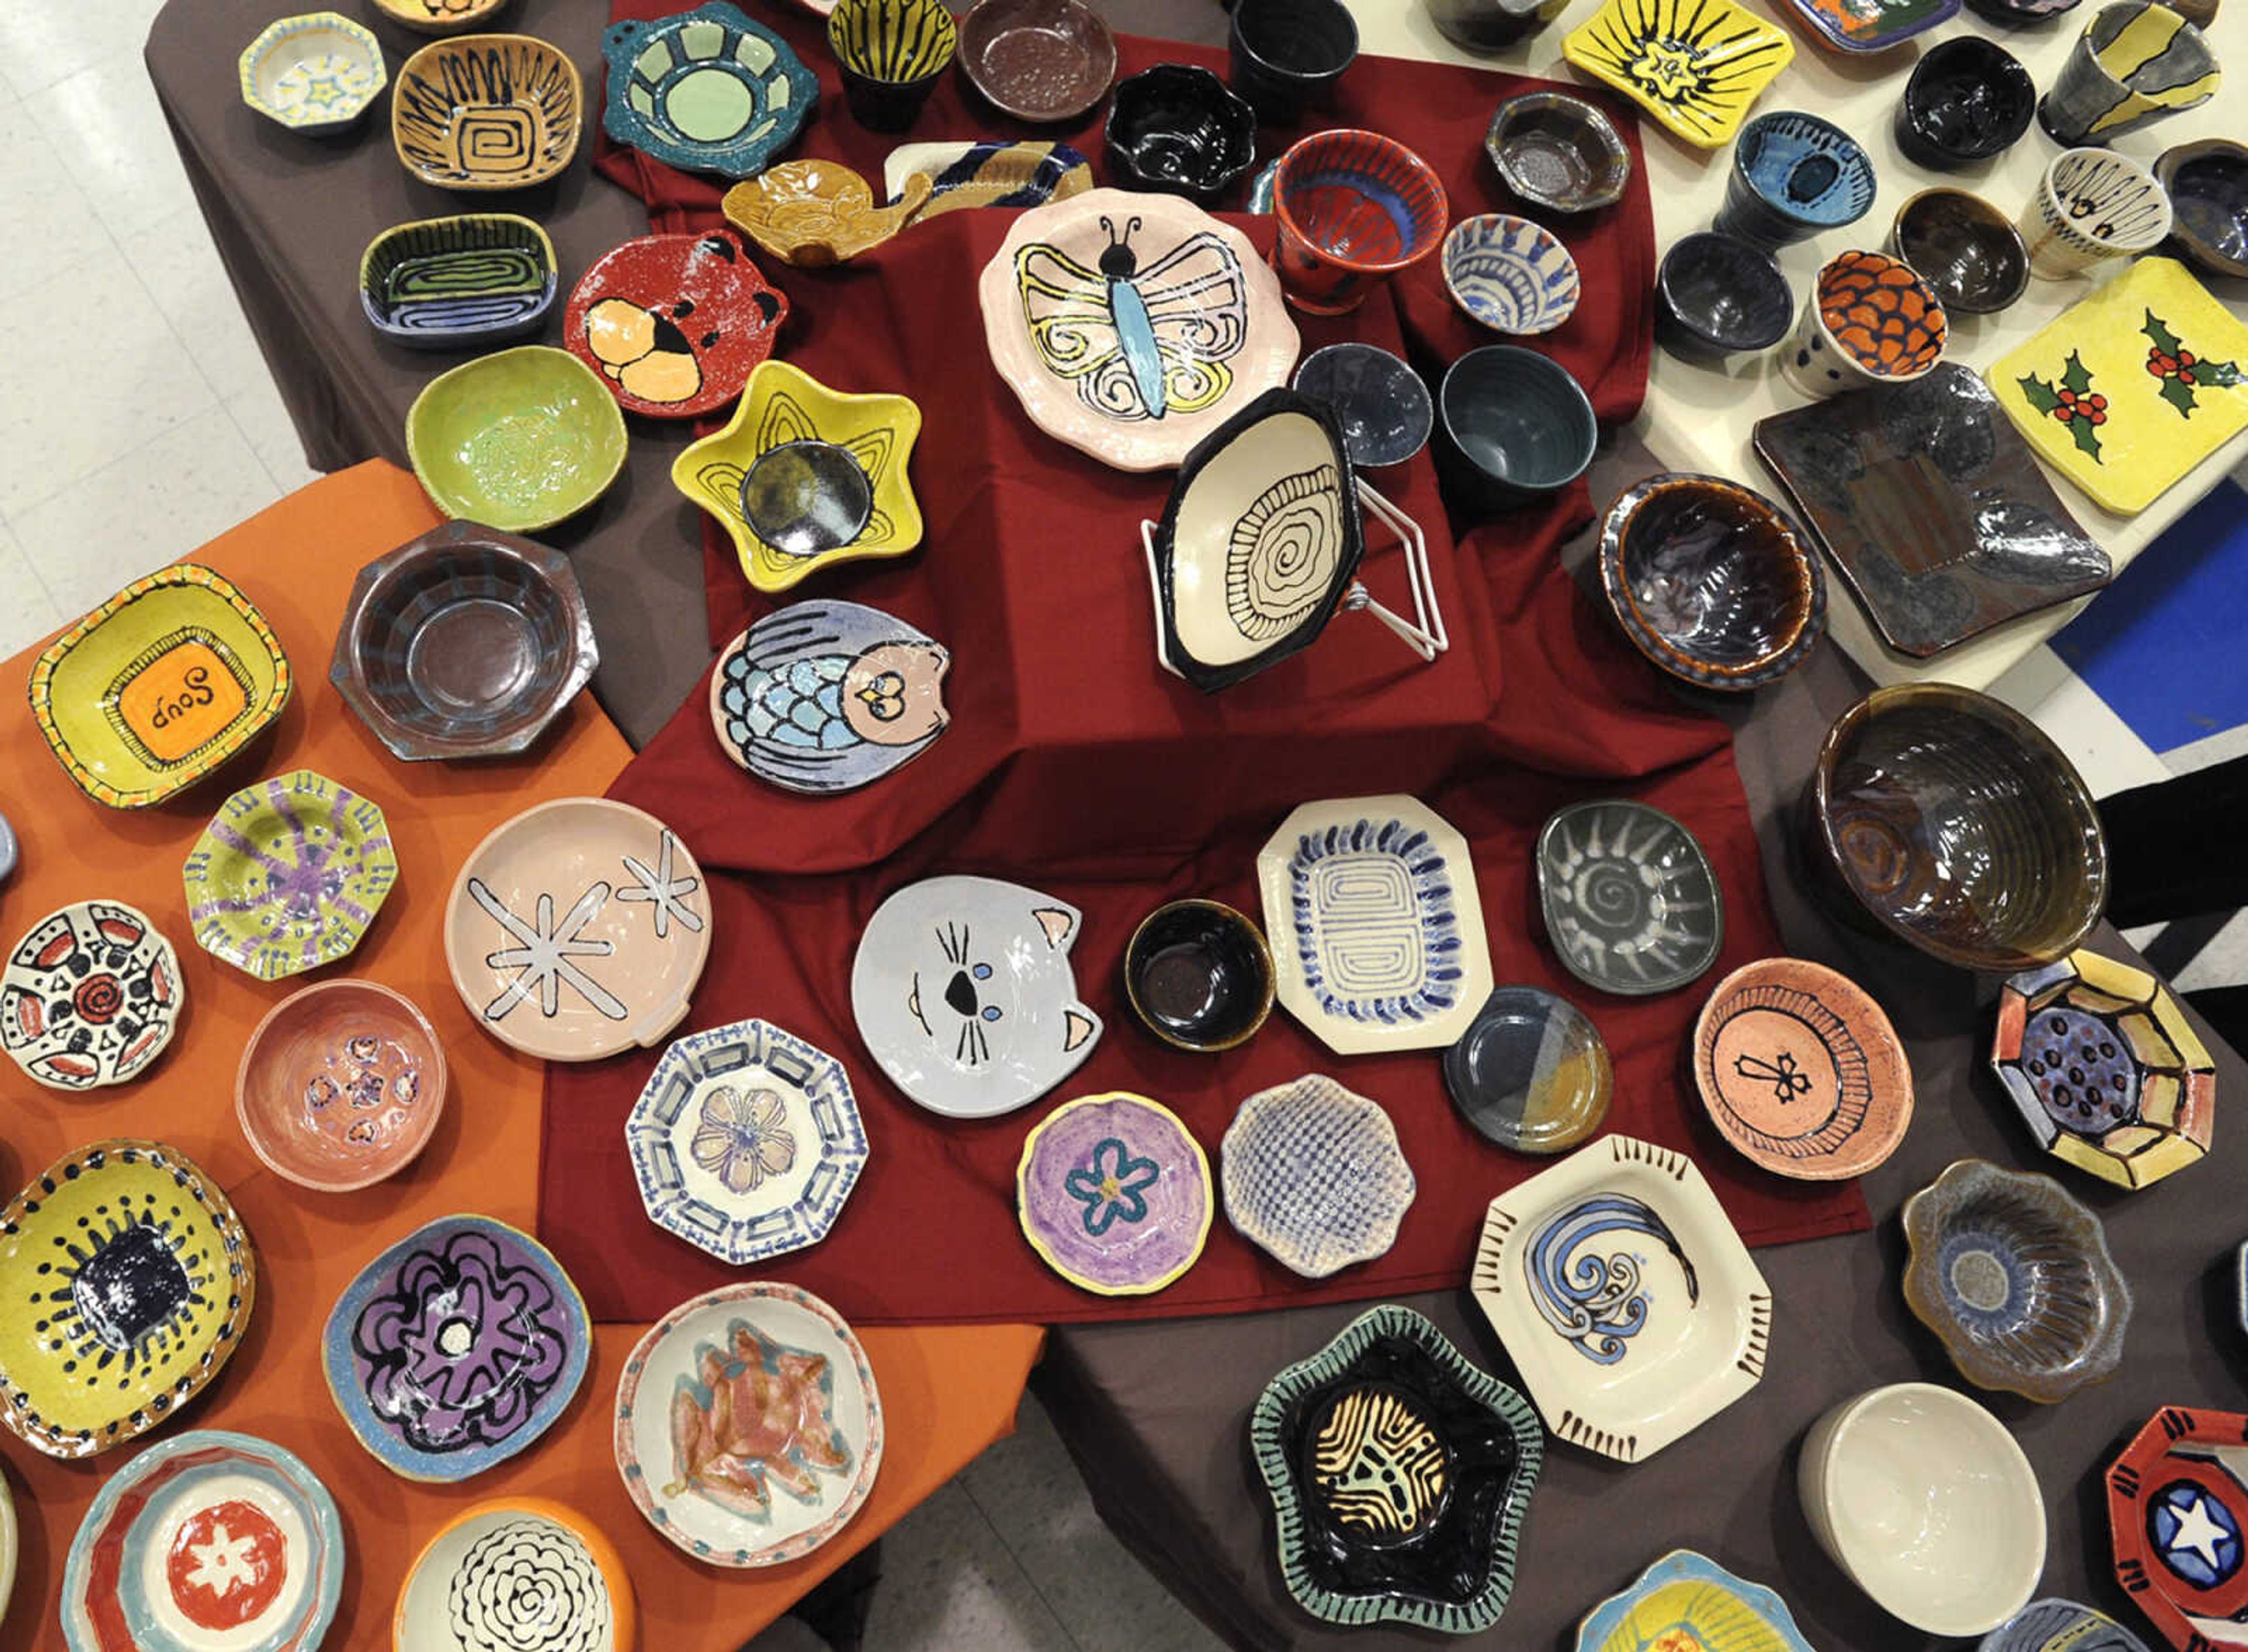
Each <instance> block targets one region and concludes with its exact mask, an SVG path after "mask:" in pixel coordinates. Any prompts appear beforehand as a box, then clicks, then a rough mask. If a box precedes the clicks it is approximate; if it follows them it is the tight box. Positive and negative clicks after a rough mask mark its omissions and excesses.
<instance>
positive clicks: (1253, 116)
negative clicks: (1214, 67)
mask: <svg viewBox="0 0 2248 1652" xmlns="http://www.w3.org/2000/svg"><path fill="white" fill-rule="evenodd" d="M1107 140H1108V167H1109V171H1110V172H1111V174H1112V175H1114V182H1115V183H1116V185H1117V187H1119V188H1120V189H1155V190H1160V191H1162V192H1165V193H1167V194H1170V195H1187V196H1189V197H1190V198H1192V199H1194V200H1197V201H1210V200H1214V199H1215V198H1216V197H1217V196H1218V195H1222V194H1223V193H1224V192H1225V190H1226V189H1227V188H1228V187H1229V186H1230V185H1231V184H1232V183H1234V182H1237V180H1238V179H1239V178H1240V177H1241V175H1243V174H1244V173H1245V172H1247V171H1248V170H1249V168H1250V167H1251V164H1252V163H1253V162H1254V161H1256V159H1257V112H1256V111H1255V110H1254V109H1251V107H1250V106H1248V105H1247V104H1245V103H1244V102H1243V101H1242V100H1241V99H1238V98H1237V97H1235V96H1234V95H1233V93H1230V92H1228V91H1227V90H1226V89H1225V82H1223V80H1221V79H1218V78H1217V76H1216V75H1214V74H1212V73H1211V72H1210V71H1209V70H1207V69H1195V68H1189V67H1188V66H1187V65H1184V64H1178V63H1159V64H1157V65H1155V67H1154V68H1152V69H1143V70H1141V72H1139V73H1138V74H1135V75H1132V76H1130V77H1128V78H1127V79H1123V80H1121V81H1119V82H1118V83H1117V86H1116V95H1115V97H1114V99H1112V100H1111V101H1110V103H1109V106H1108V126H1107Z"/></svg>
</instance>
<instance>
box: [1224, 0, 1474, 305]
mask: <svg viewBox="0 0 2248 1652" xmlns="http://www.w3.org/2000/svg"><path fill="white" fill-rule="evenodd" d="M1244 3H1246V0H1237V4H1244ZM1335 10H1337V11H1342V7H1341V6H1340V5H1339V4H1338V5H1337V6H1336V7H1335ZM1237 15H1238V14H1237ZM1343 15H1344V17H1345V19H1346V20H1347V18H1348V15H1349V14H1348V13H1347V12H1344V14H1343ZM1272 212H1273V216H1275V217H1276V218H1277V219H1278V221H1279V223H1278V235H1277V236H1276V237H1275V239H1274V242H1273V246H1272V267H1273V268H1274V269H1275V270H1277V271H1279V275H1280V289H1281V291H1283V292H1285V293H1286V294H1287V298H1288V302H1289V303H1290V304H1292V305H1295V306H1296V307H1297V308H1298V309H1299V310H1304V311H1308V312H1310V313H1312V315H1330V316H1331V315H1342V314H1345V313H1347V312H1349V311H1352V310H1355V309H1356V308H1358V306H1359V305H1360V304H1363V303H1364V302H1365V301H1366V298H1367V294H1368V293H1371V292H1373V291H1376V290H1377V289H1378V288H1380V287H1381V286H1383V285H1385V284H1388V282H1389V281H1390V280H1391V279H1392V278H1395V276H1397V275H1399V274H1401V273H1402V271H1406V270H1408V269H1410V268H1411V267H1412V266H1413V265H1415V264H1418V263H1420V262H1421V260H1422V259H1423V258H1426V257H1431V256H1432V255H1434V254H1435V253H1436V250H1437V249H1438V248H1439V247H1441V246H1442V245H1443V239H1444V225H1445V224H1446V223H1448V222H1449V221H1450V216H1451V202H1450V200H1449V199H1448V198H1447V196H1446V195H1445V193H1444V186H1443V181H1442V180H1440V179H1439V178H1438V177H1437V176H1436V168H1433V167H1431V166H1430V165H1429V163H1428V162H1427V161H1423V160H1422V158H1421V157H1420V156H1419V155H1417V154H1414V153H1413V152H1412V151H1411V150H1410V149H1408V148H1407V147H1405V146H1404V145H1403V144H1402V143H1399V142H1397V141H1395V140H1394V139H1390V138H1386V137H1384V136H1382V135H1381V134H1380V133H1378V132H1367V131H1362V130H1358V129H1354V128H1349V127H1333V128H1329V129H1328V130H1326V131H1324V132H1315V133H1313V134H1311V135H1310V136H1309V137H1306V138H1303V139H1299V141H1297V142H1296V143H1295V144H1294V145H1292V147H1290V148H1289V150H1288V152H1287V153H1286V154H1283V155H1282V156H1281V157H1280V165H1279V169H1278V171H1276V172H1275V173H1274V174H1273V175H1272Z"/></svg>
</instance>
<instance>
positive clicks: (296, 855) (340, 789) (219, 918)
mask: <svg viewBox="0 0 2248 1652" xmlns="http://www.w3.org/2000/svg"><path fill="white" fill-rule="evenodd" d="M397 881H398V853H397V851H396V849H395V848H394V847H392V845H391V841H390V823H389V822H388V821H387V820H386V819H384V818H383V813H382V811H381V809H380V808H379V807H377V806H376V805H375V804H374V803H373V802H372V801H370V800H369V799H366V798H363V797H361V796H360V795H359V794H358V793H357V792H353V790H352V789H351V788H350V787H348V786H346V785H340V784H339V783H338V782H336V781H334V780H331V779H329V778H326V776H325V775H319V774H315V773H313V772H312V771H311V770H310V769H298V770H296V771H293V772H291V773H289V774H284V775H279V776H277V777H276V778H273V779H271V780H265V781H261V782H260V783H259V784H257V785H253V786H245V787H243V789H242V790H241V791H239V792H236V793H235V794H234V795H233V796H232V797H230V798H229V799H227V800H226V802H225V804H224V805H223V806H222V807H221V808H220V810H219V812H218V813H217V814H216V815H214V816H213V817H212V818H211V823H210V825H209V826H206V827H205V828H204V829H203V834H202V837H200V838H198V839H197V840H195V849H194V851H193V852H192V853H190V854H189V855H188V860H187V864H186V866H185V867H182V884H183V885H184V887H185V889H186V893H187V900H188V922H190V923H192V924H194V925H195V940H196V941H197V943H200V944H201V945H202V949H203V950H204V951H206V952H208V953H209V954H210V955H211V956H214V957H218V958H223V959H225V960H226V961H227V962H228V963H231V964H233V965H234V966H235V967H236V969H238V970H246V971H248V972H249V973H250V974H251V975H254V976H256V977H257V978H258V979H259V980H261V981H278V980H280V979H281V978H282V977H284V976H291V975H296V974H298V973H299V972H301V971H303V970H316V969H318V968H319V966H320V965H322V964H324V963H334V962H335V961H336V960H337V959H338V958H340V957H343V956H346V954H348V953H350V952H351V951H352V949H353V948H355V947H357V946H358V945H359V943H360V941H361V939H363V938H364V937H365V936H366V934H367V930H368V929H370V928H371V927H373V925H374V920H375V915H376V914H377V913H379V912H380V911H381V910H382V903H383V901H384V899H385V898H386V897H387V895H389V894H390V886H391V885H392V884H394V883H395V882H397Z"/></svg>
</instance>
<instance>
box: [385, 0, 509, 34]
mask: <svg viewBox="0 0 2248 1652" xmlns="http://www.w3.org/2000/svg"><path fill="white" fill-rule="evenodd" d="M507 5H508V0H374V9H375V10H377V11H379V12H380V13H381V14H382V15H383V16H384V17H387V18H389V19H390V20H391V21H392V22H393V23H394V24H398V25H399V26H400V27H401V28H406V29H411V30H413V31H414V32H415V33H416V34H459V33H460V32H461V31H463V30H465V29H480V28H482V27H483V25H484V24H488V23H490V21H491V20H492V19H493V18H495V17H497V16H498V15H499V14H500V13H501V12H502V11H504V10H506V9H507Z"/></svg>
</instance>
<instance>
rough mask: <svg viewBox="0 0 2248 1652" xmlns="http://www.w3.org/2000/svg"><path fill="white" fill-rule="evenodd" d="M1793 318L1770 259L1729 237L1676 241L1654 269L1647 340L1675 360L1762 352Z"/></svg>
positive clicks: (1703, 233)
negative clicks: (1650, 329) (1651, 324)
mask: <svg viewBox="0 0 2248 1652" xmlns="http://www.w3.org/2000/svg"><path fill="white" fill-rule="evenodd" d="M1794 319H1795V293H1794V291H1793V290H1792V288H1790V287H1789V286H1788V284H1787V278H1786V277H1785V275H1783V274H1782V273H1781V272H1780V268H1779V264H1778V263H1777V262H1776V261H1775V260H1774V259H1773V257H1772V254H1770V253H1769V252H1766V251H1765V250H1763V249H1762V248H1760V247H1752V246H1751V245H1750V244H1749V243H1747V242H1745V241H1742V240H1738V239H1737V238H1736V237H1734V236H1729V235H1718V234H1717V233H1716V232H1715V231H1714V230H1696V231H1695V232H1694V233H1693V234H1692V235H1685V236H1679V237H1678V239H1677V240H1676V241H1674V242H1672V243H1670V248H1669V250H1668V251H1666V252H1665V253H1664V254H1663V255H1662V266H1661V267H1660V268H1659V269H1658V270H1657V271H1655V339H1656V341H1657V342H1658V343H1660V344H1661V345H1662V347H1663V348H1664V349H1666V350H1668V351H1669V352H1670V353H1671V354H1673V355H1675V356H1681V357H1683V358H1684V359H1686V360H1699V361H1722V360H1724V359H1725V357H1727V356H1729V355H1731V354H1733V353H1735V352H1737V351H1738V352H1744V353H1754V352H1756V351H1759V350H1768V349H1770V348H1771V347H1772V346H1773V345H1775V344H1778V343H1779V340H1780V338H1781V336H1782V335H1783V334H1785V332H1786V331H1787V329H1788V326H1789V324H1790V323H1791V322H1792V321H1793V320H1794Z"/></svg>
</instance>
